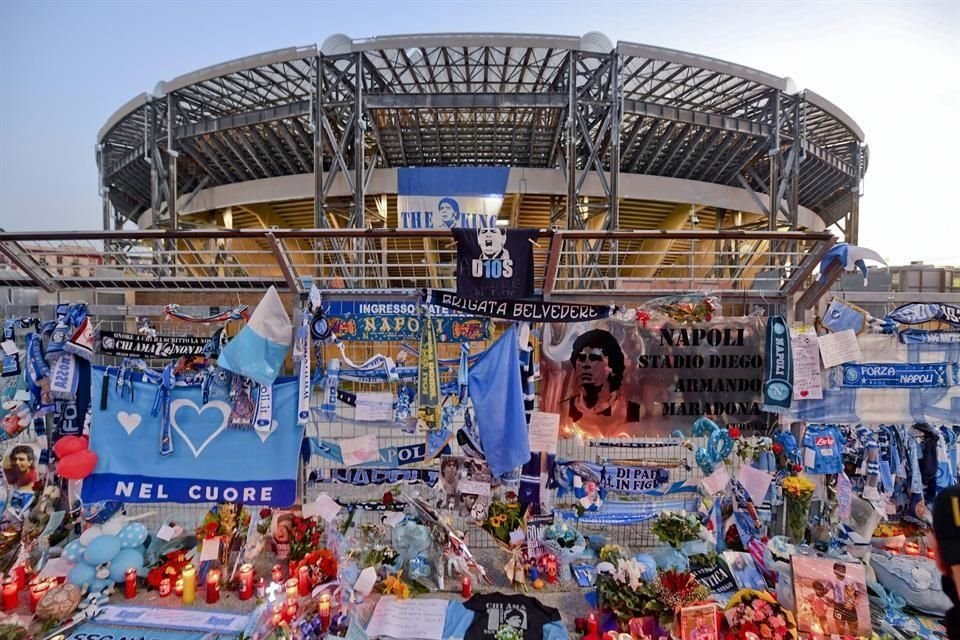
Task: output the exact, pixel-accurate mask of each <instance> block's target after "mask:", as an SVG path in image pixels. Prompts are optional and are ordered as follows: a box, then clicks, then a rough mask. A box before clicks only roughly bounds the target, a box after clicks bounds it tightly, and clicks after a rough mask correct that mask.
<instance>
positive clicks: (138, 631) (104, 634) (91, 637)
mask: <svg viewBox="0 0 960 640" xmlns="http://www.w3.org/2000/svg"><path fill="white" fill-rule="evenodd" d="M207 635H209V634H208V633H207V632H204V631H169V630H167V629H143V628H131V627H114V626H110V625H105V624H95V623H92V622H85V623H83V624H82V625H80V626H79V627H76V628H75V629H73V630H72V631H70V632H68V633H67V635H66V636H65V640H203V638H205V637H206V636H207Z"/></svg>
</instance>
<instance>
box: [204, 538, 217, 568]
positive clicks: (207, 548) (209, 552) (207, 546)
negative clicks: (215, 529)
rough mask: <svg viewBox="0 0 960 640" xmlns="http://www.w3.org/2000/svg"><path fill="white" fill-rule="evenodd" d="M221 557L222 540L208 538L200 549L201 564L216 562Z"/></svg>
mask: <svg viewBox="0 0 960 640" xmlns="http://www.w3.org/2000/svg"><path fill="white" fill-rule="evenodd" d="M219 557H220V538H207V539H206V540H204V541H203V546H201V547H200V562H206V561H207V560H216V559H217V558H219Z"/></svg>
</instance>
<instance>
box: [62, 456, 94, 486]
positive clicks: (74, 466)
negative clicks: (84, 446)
mask: <svg viewBox="0 0 960 640" xmlns="http://www.w3.org/2000/svg"><path fill="white" fill-rule="evenodd" d="M96 466H97V454H95V453H94V452H93V451H90V450H84V451H77V452H75V453H72V454H70V455H69V456H67V457H66V458H63V459H62V460H60V461H59V462H57V473H59V474H60V475H61V476H63V477H64V478H66V479H68V480H83V479H84V478H86V477H87V476H88V475H90V474H91V473H93V470H94V468H96Z"/></svg>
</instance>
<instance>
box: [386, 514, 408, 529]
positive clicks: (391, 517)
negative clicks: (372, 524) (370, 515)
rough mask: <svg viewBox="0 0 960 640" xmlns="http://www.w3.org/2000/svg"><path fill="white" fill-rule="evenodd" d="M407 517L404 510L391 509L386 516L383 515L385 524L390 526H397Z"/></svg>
mask: <svg viewBox="0 0 960 640" xmlns="http://www.w3.org/2000/svg"><path fill="white" fill-rule="evenodd" d="M405 517H406V514H405V513H404V512H403V511H390V512H388V513H387V514H386V515H385V516H383V524H385V525H387V526H388V527H395V526H397V525H398V524H400V523H401V522H403V519H404V518H405Z"/></svg>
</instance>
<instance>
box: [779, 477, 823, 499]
mask: <svg viewBox="0 0 960 640" xmlns="http://www.w3.org/2000/svg"><path fill="white" fill-rule="evenodd" d="M814 488H815V485H814V484H813V482H812V481H811V480H810V478H808V477H806V476H802V475H796V476H790V477H788V478H786V479H785V480H784V481H783V490H784V491H785V492H787V493H788V494H790V495H791V496H792V497H794V498H800V499H806V498H809V497H810V496H812V495H813V490H814Z"/></svg>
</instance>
